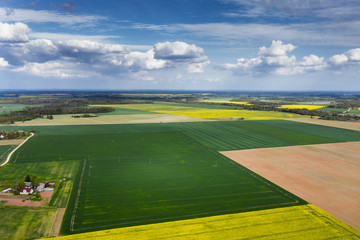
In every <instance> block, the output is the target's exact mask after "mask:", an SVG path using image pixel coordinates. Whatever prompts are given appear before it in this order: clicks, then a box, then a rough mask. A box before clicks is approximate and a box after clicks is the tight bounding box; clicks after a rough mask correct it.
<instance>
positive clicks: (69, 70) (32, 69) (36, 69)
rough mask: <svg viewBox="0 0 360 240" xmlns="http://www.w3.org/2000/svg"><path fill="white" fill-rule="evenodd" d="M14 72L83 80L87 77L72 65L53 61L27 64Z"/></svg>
mask: <svg viewBox="0 0 360 240" xmlns="http://www.w3.org/2000/svg"><path fill="white" fill-rule="evenodd" d="M14 71H16V72H26V73H30V74H33V75H36V76H41V77H55V78H72V77H73V78H75V77H77V78H84V77H88V76H89V75H88V74H86V72H85V71H79V69H78V68H77V67H76V66H74V64H70V63H60V62H54V61H51V62H45V63H36V62H29V63H26V64H25V65H24V66H22V67H20V68H17V69H14Z"/></svg>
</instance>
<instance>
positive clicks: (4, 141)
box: [0, 139, 25, 145]
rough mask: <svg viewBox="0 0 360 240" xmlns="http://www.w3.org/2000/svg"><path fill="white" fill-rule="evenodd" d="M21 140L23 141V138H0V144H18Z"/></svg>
mask: <svg viewBox="0 0 360 240" xmlns="http://www.w3.org/2000/svg"><path fill="white" fill-rule="evenodd" d="M23 141H25V139H12V140H1V141H0V145H19V144H20V143H22V142H23Z"/></svg>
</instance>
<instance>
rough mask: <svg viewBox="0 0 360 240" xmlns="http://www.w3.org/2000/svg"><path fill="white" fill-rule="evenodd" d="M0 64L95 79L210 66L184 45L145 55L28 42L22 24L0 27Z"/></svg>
mask: <svg viewBox="0 0 360 240" xmlns="http://www.w3.org/2000/svg"><path fill="white" fill-rule="evenodd" d="M0 30H1V31H0V46H1V50H0V57H1V58H0V60H1V61H0V64H1V66H2V67H8V68H9V69H12V70H13V71H17V72H19V71H20V72H21V71H23V72H28V73H31V74H34V75H37V76H43V77H60V78H70V77H88V76H89V74H91V73H93V74H94V76H95V75H99V74H103V75H108V74H116V73H123V72H137V71H142V70H146V71H148V70H159V69H164V68H177V67H182V66H186V67H187V68H188V72H191V73H200V72H203V70H204V67H205V66H206V65H208V64H209V63H210V62H209V60H208V57H207V56H206V55H205V54H204V50H203V49H202V48H200V47H198V46H196V45H194V44H188V43H185V42H179V41H176V42H162V43H156V44H155V45H154V46H153V47H152V48H151V49H150V50H148V51H146V52H140V51H131V49H129V48H128V47H126V46H123V45H120V44H106V43H100V42H95V41H89V40H65V41H59V40H58V41H55V40H49V39H35V40H29V37H28V34H29V33H30V29H29V27H28V26H27V25H26V24H23V23H14V24H7V23H0Z"/></svg>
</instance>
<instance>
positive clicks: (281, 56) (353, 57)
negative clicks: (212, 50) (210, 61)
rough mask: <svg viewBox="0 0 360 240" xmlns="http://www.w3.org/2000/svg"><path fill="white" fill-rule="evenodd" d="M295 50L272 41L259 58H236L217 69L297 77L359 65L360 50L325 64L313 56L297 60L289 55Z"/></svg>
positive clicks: (256, 74) (331, 58)
mask: <svg viewBox="0 0 360 240" xmlns="http://www.w3.org/2000/svg"><path fill="white" fill-rule="evenodd" d="M295 48H296V47H295V46H294V45H292V44H283V42H282V41H280V40H273V41H272V43H271V45H270V47H268V48H267V47H265V46H262V47H260V48H259V51H258V53H257V55H258V56H257V57H255V58H250V59H245V58H239V59H238V60H237V62H236V63H235V64H232V63H226V64H221V65H219V66H220V68H222V69H226V70H232V71H234V72H235V73H236V74H249V75H252V76H261V75H264V74H275V75H296V74H305V73H308V72H317V71H321V70H325V69H330V70H331V69H334V68H335V67H348V66H352V65H360V48H355V49H351V50H348V51H346V52H345V53H343V54H338V55H334V56H332V57H330V58H329V59H328V61H325V60H324V57H319V56H316V55H314V54H310V55H309V56H304V57H302V59H301V60H300V61H298V60H297V59H296V57H295V56H294V55H290V54H291V52H292V51H293V50H294V49H295Z"/></svg>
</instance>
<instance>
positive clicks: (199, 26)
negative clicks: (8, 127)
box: [0, 0, 360, 91]
mask: <svg viewBox="0 0 360 240" xmlns="http://www.w3.org/2000/svg"><path fill="white" fill-rule="evenodd" d="M0 89H89V90H97V89H98V90H146V89H152V90H155V89H159V90H162V89H163V90H205V91H206V90H232V91H233V90H239V91H319V90H320V91H333V90H336V91H360V1H358V0H342V1H339V0H286V1H285V0H171V1H169V0H131V1H129V0H118V1H113V0H102V1H98V0H76V1H60V0H50V1H49V0H34V1H31V0H30V1H25V0H18V1H17V0H0Z"/></svg>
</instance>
